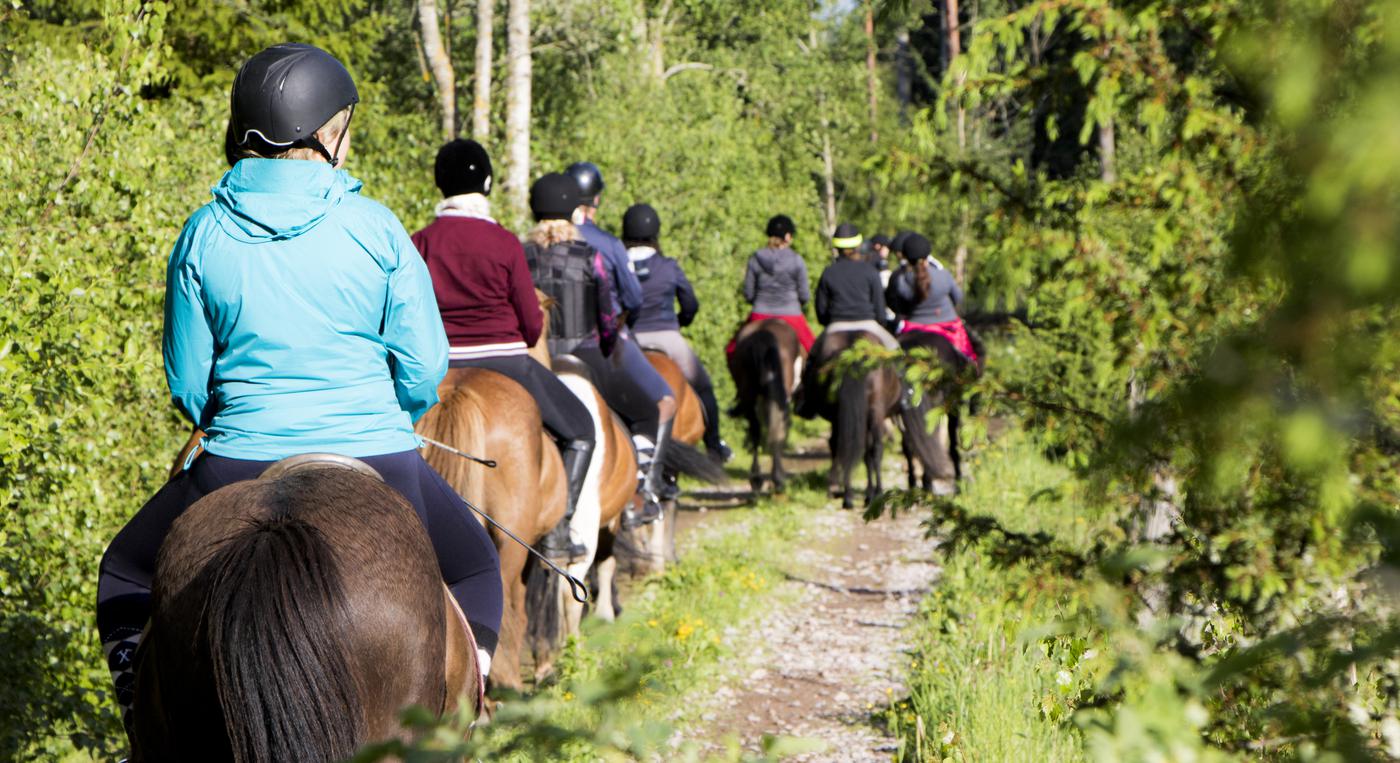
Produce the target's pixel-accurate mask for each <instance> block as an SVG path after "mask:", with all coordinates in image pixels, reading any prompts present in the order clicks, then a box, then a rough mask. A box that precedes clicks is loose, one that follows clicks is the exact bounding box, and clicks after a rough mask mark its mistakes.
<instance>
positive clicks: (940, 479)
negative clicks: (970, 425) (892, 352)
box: [899, 331, 982, 495]
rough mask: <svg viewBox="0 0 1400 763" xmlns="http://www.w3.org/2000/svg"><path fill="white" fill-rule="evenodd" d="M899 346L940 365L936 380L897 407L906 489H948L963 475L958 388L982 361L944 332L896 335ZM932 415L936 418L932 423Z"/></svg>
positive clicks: (943, 492) (941, 492) (977, 373)
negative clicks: (965, 352)
mask: <svg viewBox="0 0 1400 763" xmlns="http://www.w3.org/2000/svg"><path fill="white" fill-rule="evenodd" d="M899 346H900V347H901V348H902V349H903V350H904V352H905V353H910V352H917V351H918V350H925V351H927V353H928V354H929V355H931V356H932V360H934V361H935V362H937V363H938V365H939V366H940V367H941V368H942V371H943V375H942V377H940V378H939V379H938V380H937V381H936V382H935V383H933V384H932V385H929V386H927V387H925V388H924V389H922V390H920V392H921V393H922V394H921V395H918V396H917V397H918V399H917V402H916V401H915V400H914V399H909V400H907V401H906V403H905V404H904V405H903V406H902V407H901V410H900V424H901V425H902V427H903V429H904V438H903V439H904V460H905V463H906V465H907V467H908V472H909V489H910V490H913V489H915V488H916V487H923V489H924V490H928V491H930V492H933V493H937V494H939V495H949V494H951V493H953V492H954V491H955V490H956V489H957V488H956V486H957V481H958V480H960V479H961V478H962V455H961V453H960V452H959V450H958V426H959V422H960V421H961V411H962V388H963V386H964V385H965V384H966V383H967V381H969V379H970V378H975V377H978V376H981V375H982V364H981V362H980V361H979V362H976V363H974V362H973V361H972V360H970V359H969V358H968V357H967V356H966V355H963V354H962V353H961V352H958V350H957V349H956V348H954V347H953V343H952V342H950V341H948V339H947V338H945V337H944V336H942V335H941V334H935V333H932V332H927V331H911V332H908V333H906V334H903V335H901V336H900V337H899ZM979 354H980V353H979ZM931 417H933V418H934V421H933V422H932V423H931V422H930V418H931ZM918 471H921V472H922V474H919V473H918Z"/></svg>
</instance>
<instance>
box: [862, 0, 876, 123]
mask: <svg viewBox="0 0 1400 763" xmlns="http://www.w3.org/2000/svg"><path fill="white" fill-rule="evenodd" d="M876 84H877V82H876V77H875V0H866V1H865V87H866V90H868V91H869V94H870V142H871V143H879V142H880V132H879V128H878V127H877V125H878V124H879V111H878V110H877V107H878V102H877V101H876V92H877V87H876Z"/></svg>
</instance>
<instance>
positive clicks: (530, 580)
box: [524, 556, 564, 664]
mask: <svg viewBox="0 0 1400 763" xmlns="http://www.w3.org/2000/svg"><path fill="white" fill-rule="evenodd" d="M524 575H525V611H526V612H529V613H530V619H529V621H528V622H527V624H526V626H525V639H526V641H527V643H529V644H530V651H531V652H532V653H533V654H534V655H535V663H536V664H540V663H541V662H542V661H543V660H545V659H546V658H548V657H550V656H552V655H553V654H554V652H555V651H556V650H557V649H558V647H559V639H560V637H561V634H562V633H563V631H564V623H563V621H564V618H563V611H562V610H563V598H562V593H563V592H562V591H561V590H560V588H559V576H558V575H555V574H554V573H552V572H551V571H550V570H549V569H548V568H546V567H545V566H544V565H543V564H540V563H539V562H538V561H536V560H535V558H534V557H533V556H532V557H530V559H529V560H528V561H526V563H525V572H524Z"/></svg>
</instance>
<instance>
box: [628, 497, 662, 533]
mask: <svg viewBox="0 0 1400 763" xmlns="http://www.w3.org/2000/svg"><path fill="white" fill-rule="evenodd" d="M660 518H661V504H659V503H657V502H656V501H655V500H652V499H647V500H645V501H643V503H642V508H641V510H640V511H634V510H633V509H632V507H630V506H629V507H627V508H626V509H623V510H622V529H624V530H635V529H637V528H638V527H644V526H646V525H649V524H651V523H653V522H655V521H656V520H658V519H660Z"/></svg>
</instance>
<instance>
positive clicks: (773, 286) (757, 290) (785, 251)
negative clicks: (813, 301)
mask: <svg viewBox="0 0 1400 763" xmlns="http://www.w3.org/2000/svg"><path fill="white" fill-rule="evenodd" d="M808 296H809V292H808V285H807V264H806V263H805V262H803V260H802V257H801V255H799V254H798V253H797V252H794V251H793V250H791V249H789V248H787V247H783V248H780V249H774V248H769V247H765V248H763V249H759V250H758V251H756V252H754V253H753V256H752V257H750V258H749V264H748V269H747V270H746V271H745V273H744V298H745V299H747V300H748V301H749V302H750V303H752V304H753V311H754V312H755V313H760V314H764V315H801V314H802V305H803V303H805V302H806V301H807V299H808Z"/></svg>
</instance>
